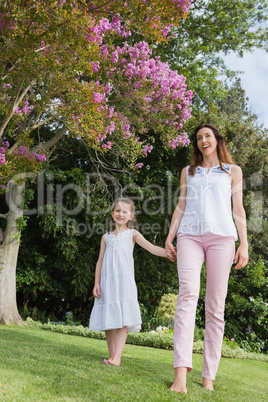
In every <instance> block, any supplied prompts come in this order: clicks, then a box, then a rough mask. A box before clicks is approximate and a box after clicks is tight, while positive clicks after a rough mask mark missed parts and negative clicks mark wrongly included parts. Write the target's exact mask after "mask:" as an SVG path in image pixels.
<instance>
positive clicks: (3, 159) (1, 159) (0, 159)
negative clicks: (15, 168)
mask: <svg viewBox="0 0 268 402" xmlns="http://www.w3.org/2000/svg"><path fill="white" fill-rule="evenodd" d="M5 164H6V157H5V154H2V153H0V165H5Z"/></svg>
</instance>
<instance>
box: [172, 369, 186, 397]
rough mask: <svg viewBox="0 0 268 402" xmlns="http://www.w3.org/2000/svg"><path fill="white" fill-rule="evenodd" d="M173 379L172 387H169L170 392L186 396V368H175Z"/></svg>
mask: <svg viewBox="0 0 268 402" xmlns="http://www.w3.org/2000/svg"><path fill="white" fill-rule="evenodd" d="M174 371H175V378H174V382H173V384H172V386H171V387H170V391H176V392H181V393H183V394H187V388H186V375H187V368H186V367H177V368H175V370H174Z"/></svg>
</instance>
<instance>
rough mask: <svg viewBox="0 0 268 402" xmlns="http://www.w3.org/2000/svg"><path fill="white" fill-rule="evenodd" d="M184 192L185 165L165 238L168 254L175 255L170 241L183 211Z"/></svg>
mask: <svg viewBox="0 0 268 402" xmlns="http://www.w3.org/2000/svg"><path fill="white" fill-rule="evenodd" d="M186 193H187V181H186V167H185V168H184V169H182V171H181V178H180V196H179V202H178V205H177V206H176V208H175V210H174V212H173V215H172V219H171V224H170V229H169V233H168V236H167V239H166V252H167V254H168V255H170V254H172V255H174V256H176V249H175V247H174V246H173V244H172V242H173V240H174V238H175V236H176V233H177V231H178V229H179V226H180V222H181V219H182V217H183V214H184V211H185V206H186Z"/></svg>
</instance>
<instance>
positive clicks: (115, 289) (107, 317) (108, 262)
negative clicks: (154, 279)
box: [89, 229, 141, 332]
mask: <svg viewBox="0 0 268 402" xmlns="http://www.w3.org/2000/svg"><path fill="white" fill-rule="evenodd" d="M132 237H133V230H132V229H127V230H125V231H124V232H121V233H119V234H118V235H117V236H115V235H114V234H112V233H105V235H104V240H105V244H106V249H105V253H104V258H103V263H102V268H101V281H100V288H101V297H100V298H95V302H94V306H93V309H92V312H91V316H90V322H89V329H90V330H91V331H104V330H108V329H116V328H123V327H125V326H127V328H128V331H129V332H138V331H139V330H140V329H141V314H140V308H139V303H138V295H137V286H136V283H135V277H134V260H133V248H134V244H133V239H132Z"/></svg>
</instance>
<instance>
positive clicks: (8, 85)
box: [3, 83, 12, 89]
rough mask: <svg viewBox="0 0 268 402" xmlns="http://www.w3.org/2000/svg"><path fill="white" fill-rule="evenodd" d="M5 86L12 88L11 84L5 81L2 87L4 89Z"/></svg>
mask: <svg viewBox="0 0 268 402" xmlns="http://www.w3.org/2000/svg"><path fill="white" fill-rule="evenodd" d="M6 88H12V85H10V84H7V83H5V84H3V89H6Z"/></svg>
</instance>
